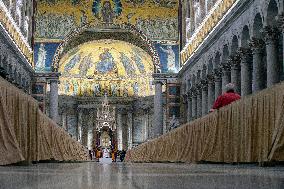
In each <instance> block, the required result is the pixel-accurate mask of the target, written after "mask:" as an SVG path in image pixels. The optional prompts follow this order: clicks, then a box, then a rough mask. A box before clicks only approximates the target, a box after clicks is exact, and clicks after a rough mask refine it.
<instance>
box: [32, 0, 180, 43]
mask: <svg viewBox="0 0 284 189" xmlns="http://www.w3.org/2000/svg"><path fill="white" fill-rule="evenodd" d="M89 22H100V23H115V24H121V23H130V24H133V25H135V26H136V27H137V28H138V29H139V30H141V31H143V32H144V33H145V34H146V35H147V36H149V37H150V38H151V39H155V40H178V1H177V0H159V1H157V0H41V1H38V2H37V14H36V37H37V38H45V39H50V38H52V39H63V38H64V37H65V36H66V35H67V34H68V33H70V32H71V31H73V30H74V29H75V28H77V27H80V26H83V25H85V24H86V23H89Z"/></svg>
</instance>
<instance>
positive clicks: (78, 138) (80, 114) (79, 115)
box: [77, 109, 83, 142]
mask: <svg viewBox="0 0 284 189" xmlns="http://www.w3.org/2000/svg"><path fill="white" fill-rule="evenodd" d="M82 116H83V112H82V109H79V110H78V121H77V124H78V125H77V129H78V130H77V140H78V141H79V142H82V124H83V117H82Z"/></svg>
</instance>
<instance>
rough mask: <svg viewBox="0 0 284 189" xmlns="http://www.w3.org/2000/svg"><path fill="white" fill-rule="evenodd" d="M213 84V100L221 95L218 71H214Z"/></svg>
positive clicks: (220, 75)
mask: <svg viewBox="0 0 284 189" xmlns="http://www.w3.org/2000/svg"><path fill="white" fill-rule="evenodd" d="M214 82H215V99H214V100H216V99H217V98H218V96H220V95H221V94H222V72H221V70H219V69H216V70H215V71H214Z"/></svg>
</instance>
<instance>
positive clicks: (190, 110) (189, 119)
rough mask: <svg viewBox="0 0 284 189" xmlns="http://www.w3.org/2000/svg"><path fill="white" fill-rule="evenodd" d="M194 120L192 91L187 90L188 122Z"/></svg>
mask: <svg viewBox="0 0 284 189" xmlns="http://www.w3.org/2000/svg"><path fill="white" fill-rule="evenodd" d="M191 120H192V93H191V91H188V92H187V122H190V121H191Z"/></svg>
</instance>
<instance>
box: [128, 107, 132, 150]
mask: <svg viewBox="0 0 284 189" xmlns="http://www.w3.org/2000/svg"><path fill="white" fill-rule="evenodd" d="M127 139H128V149H131V148H132V143H133V115H132V111H129V112H128V113H127Z"/></svg>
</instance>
